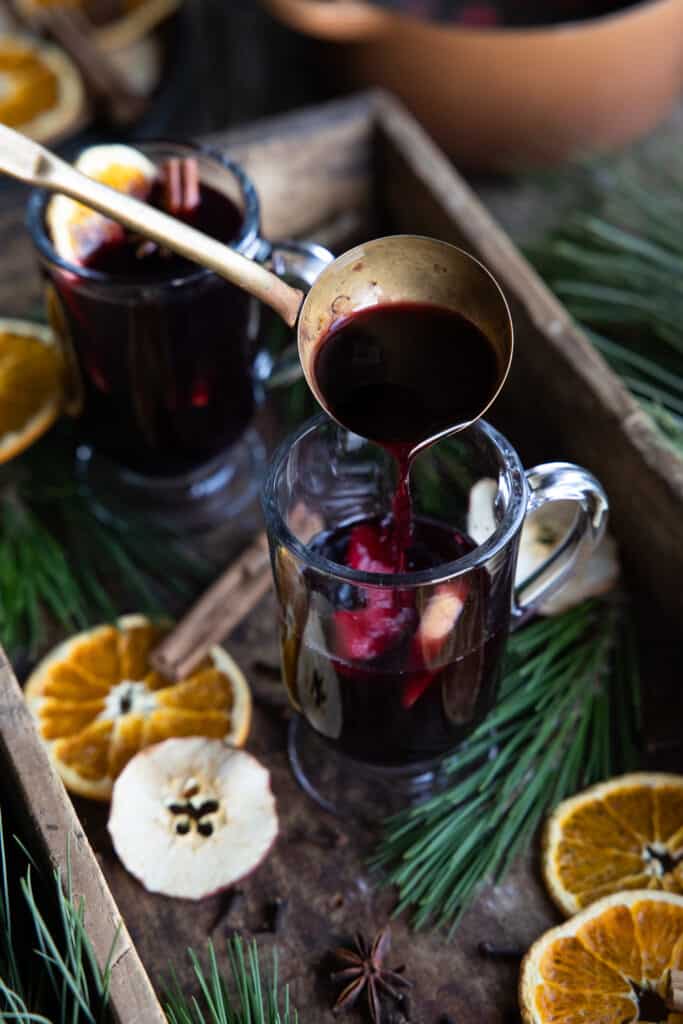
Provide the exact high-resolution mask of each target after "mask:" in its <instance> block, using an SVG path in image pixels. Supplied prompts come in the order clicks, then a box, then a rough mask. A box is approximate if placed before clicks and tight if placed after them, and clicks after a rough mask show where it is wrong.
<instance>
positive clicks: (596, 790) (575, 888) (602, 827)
mask: <svg viewBox="0 0 683 1024" xmlns="http://www.w3.org/2000/svg"><path fill="white" fill-rule="evenodd" d="M543 874H544V877H545V881H546V884H547V886H548V889H549V891H550V894H551V896H552V898H553V899H554V901H555V902H556V903H557V905H558V907H559V908H560V909H561V910H563V911H564V913H565V914H574V913H576V911H577V910H580V909H581V908H582V907H585V906H588V904H590V903H593V902H594V900H597V899H600V897H602V896H606V895H608V894H609V893H613V892H619V891H621V890H624V889H653V890H658V889H659V890H664V891H667V892H674V893H683V776H680V775H665V774H658V773H649V774H646V773H638V774H633V775H622V776H620V777H618V778H616V779H611V780H610V781H609V782H603V783H600V784H599V785H597V786H593V787H591V789H588V790H586V791H585V792H583V793H579V794H578V795H577V796H574V797H571V799H569V800H565V801H563V803H561V804H560V805H559V806H558V807H557V808H556V809H555V811H554V812H553V814H552V815H551V817H550V819H549V821H548V824H547V826H546V830H545V836H544V848H543Z"/></svg>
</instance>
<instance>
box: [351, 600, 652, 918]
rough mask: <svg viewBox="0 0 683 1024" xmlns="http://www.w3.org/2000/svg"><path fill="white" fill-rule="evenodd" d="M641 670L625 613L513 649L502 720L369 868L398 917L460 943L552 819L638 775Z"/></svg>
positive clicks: (530, 635) (579, 612) (614, 611)
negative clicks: (576, 799)
mask: <svg viewBox="0 0 683 1024" xmlns="http://www.w3.org/2000/svg"><path fill="white" fill-rule="evenodd" d="M638 686H639V678H638V666H637V659H636V654H635V651H634V649H633V644H632V639H631V637H630V636H629V629H628V624H627V621H626V618H625V613H624V610H623V608H622V607H620V606H619V605H618V604H617V603H615V602H614V601H613V600H609V601H605V600H591V601H587V602H585V603H583V604H581V605H579V606H577V607H576V608H573V609H571V610H570V611H568V612H565V613H564V614H563V615H560V616H557V617H555V618H548V619H541V620H538V621H536V622H534V623H532V624H531V625H529V626H527V627H526V628H524V629H522V630H521V631H520V632H519V633H517V634H514V635H513V636H512V637H511V639H510V642H509V649H508V656H507V663H506V670H505V673H504V678H503V681H502V684H501V690H500V696H499V699H498V701H497V703H496V706H495V708H494V710H493V711H492V712H491V714H490V715H489V716H488V717H487V719H486V720H485V721H484V723H483V724H482V725H481V726H480V727H479V728H478V729H477V730H476V731H475V733H474V734H473V736H472V737H471V738H470V739H469V740H468V741H467V742H465V743H463V745H462V746H461V747H460V748H459V750H458V751H457V752H456V753H455V754H453V755H452V756H450V757H449V758H447V759H446V761H445V762H444V764H443V774H444V777H445V783H444V788H443V789H442V790H441V791H440V792H438V793H437V794H436V795H435V796H433V797H432V798H431V799H429V800H428V801H426V802H425V803H422V804H419V805H418V806H416V807H413V808H411V809H409V810H406V811H402V812H401V813H399V814H398V815H396V816H394V817H392V818H390V819H388V820H387V822H386V823H385V826H384V832H383V836H382V839H381V842H380V845H379V847H378V849H377V851H376V853H375V855H374V856H373V858H372V861H371V863H372V864H373V866H374V867H376V868H378V869H380V870H381V871H382V873H383V876H384V878H383V881H384V884H386V885H393V886H396V887H397V888H398V894H399V896H398V902H397V906H396V910H395V913H397V914H399V913H401V912H403V911H404V910H406V909H410V911H411V912H412V923H413V925H414V927H415V928H418V929H420V928H424V927H427V926H437V927H440V926H445V925H448V926H449V927H450V931H451V932H452V931H453V930H454V929H455V927H456V926H457V924H458V922H459V921H460V919H461V917H462V915H463V914H464V913H465V911H466V910H467V909H468V908H469V907H470V906H471V904H472V902H473V900H474V899H475V897H476V895H477V892H478V891H479V890H480V888H481V886H482V885H483V884H484V883H485V882H498V881H500V880H501V879H502V878H503V877H504V876H505V874H506V872H507V871H508V870H509V868H510V866H511V865H512V863H513V862H514V861H515V859H516V858H517V857H518V856H519V855H520V854H521V853H522V852H523V851H524V850H526V849H527V848H528V847H529V845H530V843H531V841H532V839H533V836H534V835H535V833H536V831H537V829H538V827H539V825H540V824H541V822H542V820H543V818H544V817H545V815H546V814H547V812H548V810H549V809H550V808H551V807H552V806H554V805H555V804H556V803H558V802H559V801H560V800H562V799H564V797H566V796H568V795H569V794H571V793H573V792H576V790H578V789H580V788H582V787H583V786H586V785H589V784H591V783H592V782H596V781H598V780H599V779H603V778H606V777H608V776H609V775H611V774H614V773H615V772H618V771H626V770H629V769H632V768H634V767H636V766H637V765H638V759H639V758H638V721H639V697H638Z"/></svg>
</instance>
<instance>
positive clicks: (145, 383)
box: [28, 142, 332, 512]
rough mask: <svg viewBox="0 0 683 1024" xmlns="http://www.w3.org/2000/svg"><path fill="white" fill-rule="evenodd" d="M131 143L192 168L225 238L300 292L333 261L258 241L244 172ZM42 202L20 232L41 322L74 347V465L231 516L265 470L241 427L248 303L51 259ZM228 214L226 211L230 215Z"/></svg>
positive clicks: (194, 270) (175, 150)
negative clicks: (28, 239)
mask: <svg viewBox="0 0 683 1024" xmlns="http://www.w3.org/2000/svg"><path fill="white" fill-rule="evenodd" d="M137 148H138V149H139V150H141V151H142V152H143V153H145V154H146V155H147V156H148V157H149V158H150V159H151V160H152V161H153V162H154V163H156V164H157V165H160V164H161V163H162V162H163V161H165V160H167V159H169V158H171V157H180V158H184V157H185V158H186V157H192V158H194V159H196V161H197V164H198V170H199V177H200V182H201V183H202V184H203V185H206V186H209V187H210V188H211V189H213V190H214V192H215V193H217V194H218V196H219V197H221V198H222V197H225V202H226V204H232V206H233V207H234V208H236V209H235V211H234V212H235V220H236V223H239V227H238V229H237V235H236V237H235V238H234V240H233V241H232V242H231V245H232V247H233V248H234V249H235V250H236V251H237V252H239V253H240V254H242V255H244V256H247V257H249V258H251V259H255V260H258V261H259V262H262V263H267V264H269V265H270V266H272V268H273V269H274V270H275V271H276V273H279V274H282V275H283V276H285V277H287V278H288V279H291V280H294V281H295V282H296V283H297V284H299V285H300V286H301V287H306V286H308V285H310V284H312V282H313V281H314V280H315V278H316V277H317V275H318V273H319V272H320V271H321V270H322V269H323V267H324V266H325V265H326V264H327V263H328V262H330V261H331V259H332V256H331V254H330V253H329V252H328V251H327V250H326V249H323V248H322V247H321V246H317V245H312V244H311V245H308V244H306V243H275V244H271V243H269V242H267V241H265V240H264V239H263V238H262V237H261V235H260V209H259V200H258V195H257V193H256V189H255V187H254V185H253V184H252V182H251V181H250V179H249V178H248V176H247V175H246V174H245V172H244V171H243V170H242V169H241V167H239V165H237V164H236V163H234V162H233V161H231V160H228V159H226V158H225V157H223V156H221V155H220V154H218V153H215V152H213V151H212V150H209V149H206V148H204V147H201V146H196V145H184V144H180V143H167V142H146V143H140V144H138V146H137ZM49 200H50V196H49V194H47V193H45V192H44V191H34V192H33V193H32V194H31V197H30V199H29V206H28V226H29V230H30V232H31V236H32V238H33V242H34V244H35V246H36V249H37V252H38V255H39V258H40V261H41V265H42V269H43V272H44V274H45V276H46V279H47V282H48V286H47V287H48V314H49V317H50V320H51V322H52V325H53V327H54V328H55V329H56V330H57V332H58V334H59V335H60V336H61V338H62V341H63V343H64V344H65V345H66V346H67V347H68V349H69V350H70V351H71V352H73V355H74V357H75V362H76V364H77V367H78V376H79V377H80V389H81V396H82V408H81V411H80V415H79V421H78V435H79V439H80V441H81V442H82V444H81V447H80V449H79V455H80V460H81V468H82V469H83V468H85V467H87V471H88V473H89V474H90V475H91V477H92V475H93V472H94V473H95V476H97V466H96V464H95V463H96V461H97V460H101V459H102V457H104V459H105V465H104V467H103V468H102V470H101V474H100V475H101V476H102V477H103V478H104V477H106V478H108V479H110V480H111V479H112V478H114V477H117V478H118V480H119V482H120V483H121V485H122V490H124V491H125V490H126V488H127V489H128V490H129V491H130V493H131V495H132V494H134V493H135V492H136V489H137V490H140V492H141V493H145V494H146V496H147V497H148V498H150V499H152V497H153V495H155V494H156V496H157V499H158V502H159V504H160V505H161V506H164V505H167V503H168V502H169V501H170V502H171V504H172V503H173V500H174V498H175V499H177V500H180V499H181V498H182V497H183V496H185V497H189V498H192V497H193V496H194V497H196V496H202V495H207V494H213V495H214V498H215V497H216V494H215V492H216V491H218V492H220V494H221V496H222V498H223V499H224V501H223V502H222V503H221V507H222V508H223V511H226V503H227V505H230V506H231V510H232V511H233V512H236V511H239V509H240V508H241V507H242V506H243V504H244V498H245V496H246V495H250V496H251V497H253V495H254V493H255V489H257V487H258V477H259V475H262V473H261V470H262V468H263V464H264V454H263V448H262V445H261V443H260V441H259V439H258V435H257V434H256V433H255V431H253V430H252V431H248V427H249V425H250V423H251V421H252V418H253V415H254V411H255V405H256V399H257V393H258V385H259V381H258V378H259V377H260V378H261V379H263V378H264V377H265V376H267V373H268V370H269V368H270V367H269V365H268V363H269V356H268V355H267V354H266V353H264V352H262V353H257V352H256V351H255V349H256V337H257V334H258V321H259V306H258V303H257V302H256V300H253V299H252V298H251V297H250V296H249V295H247V294H246V293H245V292H243V291H242V290H241V289H239V288H237V287H236V286H235V285H233V284H230V283H229V282H228V281H226V280H224V279H223V278H221V277H219V276H217V275H216V274H214V273H212V272H211V271H210V270H207V269H205V268H203V267H199V266H196V265H192V267H191V268H190V269H189V270H187V271H186V272H184V273H182V274H181V275H180V276H175V277H172V276H171V275H165V276H163V278H162V277H159V278H150V277H145V278H144V279H142V280H141V279H140V277H139V276H138V278H137V279H136V277H135V276H128V277H127V276H125V274H123V273H122V274H116V275H113V274H110V273H103V272H101V271H99V270H95V269H90V268H88V267H83V266H78V265H74V264H71V263H69V262H68V261H67V260H65V259H63V258H61V257H60V256H59V255H58V254H57V253H56V251H55V249H54V247H53V245H52V241H51V239H50V236H49V234H48V231H47V229H46V225H45V212H46V207H47V204H48V202H49ZM230 212H231V211H230Z"/></svg>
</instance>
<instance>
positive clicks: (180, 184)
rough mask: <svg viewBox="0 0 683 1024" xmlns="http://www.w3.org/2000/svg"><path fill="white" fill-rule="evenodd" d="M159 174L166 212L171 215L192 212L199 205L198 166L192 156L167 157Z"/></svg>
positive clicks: (176, 215)
mask: <svg viewBox="0 0 683 1024" xmlns="http://www.w3.org/2000/svg"><path fill="white" fill-rule="evenodd" d="M161 174H162V178H163V184H164V206H165V208H166V212H167V213H170V214H171V215H172V216H173V217H178V216H182V215H183V214H189V213H192V211H193V210H195V209H196V208H197V207H198V206H199V167H198V166H197V161H196V160H195V159H194V157H169V159H168V160H165V161H164V163H163V165H162V168H161Z"/></svg>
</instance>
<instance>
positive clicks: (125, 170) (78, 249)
mask: <svg viewBox="0 0 683 1024" xmlns="http://www.w3.org/2000/svg"><path fill="white" fill-rule="evenodd" d="M74 166H75V168H76V170H78V171H81V173H82V174H86V175H87V176H88V177H89V178H93V179H94V180H95V181H99V182H101V183H102V184H103V185H108V186H109V187H110V188H114V189H116V190H117V191H118V192H125V193H127V194H128V195H131V196H135V197H136V198H137V199H145V198H146V197H147V195H148V194H149V192H150V190H151V188H152V185H153V184H154V181H155V180H156V178H157V168H156V166H155V165H154V164H153V163H152V161H151V160H148V159H147V157H146V156H145V155H144V153H141V152H140V151H139V150H137V149H134V148H133V147H132V146H122V145H119V144H114V145H102V146H89V147H88V149H84V150H83V152H82V153H81V155H80V156H79V157H78V160H77V161H76V163H75V164H74ZM45 219H46V221H47V227H48V230H49V232H50V237H51V239H52V243H53V245H54V247H55V249H56V250H57V252H58V253H59V255H60V256H62V257H63V258H64V259H66V260H69V261H70V262H71V263H76V264H80V263H83V262H84V261H85V260H87V258H88V256H89V255H91V254H92V253H93V252H94V251H95V250H96V249H99V248H100V246H102V245H106V244H108V243H115V242H117V241H119V240H121V239H123V237H124V228H123V227H121V225H120V224H117V223H116V222H115V221H113V220H110V219H109V218H108V217H103V216H102V214H101V213H97V212H96V211H95V210H92V209H90V207H89V206H84V205H83V203H78V202H76V200H75V199H69V197H68V196H63V195H56V196H54V197H53V198H52V199H51V200H50V202H49V203H48V207H47V213H46V216H45Z"/></svg>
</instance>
